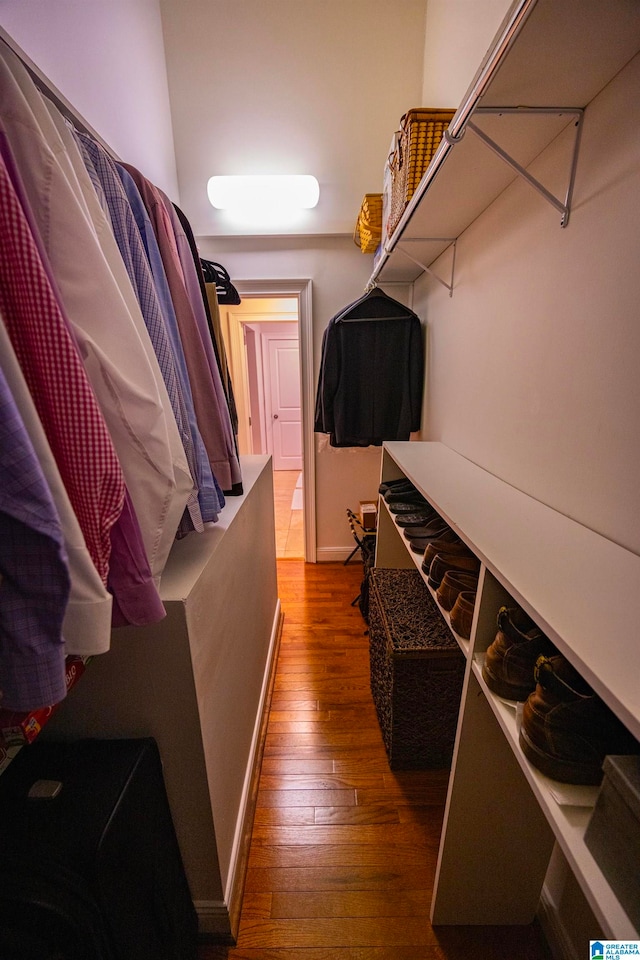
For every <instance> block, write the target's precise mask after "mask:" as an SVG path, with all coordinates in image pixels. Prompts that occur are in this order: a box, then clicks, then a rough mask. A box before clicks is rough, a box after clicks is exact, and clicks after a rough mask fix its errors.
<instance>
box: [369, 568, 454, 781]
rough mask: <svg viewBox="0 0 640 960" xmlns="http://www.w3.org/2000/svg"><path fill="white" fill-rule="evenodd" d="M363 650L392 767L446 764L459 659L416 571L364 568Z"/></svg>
mask: <svg viewBox="0 0 640 960" xmlns="http://www.w3.org/2000/svg"><path fill="white" fill-rule="evenodd" d="M369 655H370V668H371V693H372V695H373V700H374V703H375V707H376V711H377V714H378V721H379V723H380V729H381V731H382V737H383V740H384V745H385V747H386V750H387V755H388V758H389V766H390V767H391V769H396V770H399V769H404V770H409V769H416V770H418V769H425V768H428V767H433V768H444V767H448V766H450V764H451V756H452V753H453V743H454V739H455V733H456V724H457V720H458V711H459V708H460V696H461V693H462V680H463V677H464V667H465V658H464V655H463V653H462V651H461V650H460V648H459V647H458V644H457V643H456V642H455V640H454V638H453V636H452V635H451V632H450V630H449V628H448V627H447V625H446V623H445V621H444V619H443V617H442V614H441V613H440V611H439V609H438V606H437V604H436V603H435V602H434V600H433V599H432V597H431V594H430V593H429V591H428V589H427V587H426V585H425V583H424V580H423V579H422V577H421V575H420V573H419V572H418V571H417V570H385V569H381V568H379V567H374V569H373V570H371V572H370V574H369Z"/></svg>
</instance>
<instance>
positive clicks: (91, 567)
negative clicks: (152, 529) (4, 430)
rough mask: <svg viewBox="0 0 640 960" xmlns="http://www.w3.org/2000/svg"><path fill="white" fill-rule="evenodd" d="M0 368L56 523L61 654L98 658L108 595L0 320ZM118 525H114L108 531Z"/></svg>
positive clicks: (105, 633) (103, 645) (106, 633)
mask: <svg viewBox="0 0 640 960" xmlns="http://www.w3.org/2000/svg"><path fill="white" fill-rule="evenodd" d="M0 369H1V370H2V373H3V375H4V377H5V380H6V382H7V385H8V387H9V390H10V391H11V395H12V398H13V401H14V403H15V405H16V408H17V410H18V412H19V414H20V418H21V419H22V422H23V424H24V427H25V430H26V431H27V433H28V435H29V440H30V441H31V444H32V446H33V449H34V450H35V453H36V456H37V458H38V463H39V464H40V468H41V470H42V473H43V475H44V478H45V480H46V483H47V486H48V488H49V491H50V493H51V497H52V499H53V502H54V504H55V507H56V511H57V514H58V516H59V518H60V524H61V527H62V535H63V537H64V547H65V551H66V555H67V564H68V568H69V574H70V577H71V586H70V593H69V598H68V601H67V606H66V610H65V613H64V620H63V623H62V637H63V639H64V645H65V653H66V654H67V655H69V654H75V655H77V656H81V657H87V656H93V655H94V654H98V653H104V652H105V651H107V650H108V649H109V646H110V644H111V615H112V598H111V594H110V593H109V592H108V591H107V589H106V587H105V586H104V584H103V583H102V580H101V579H100V576H99V574H98V571H97V570H96V567H95V564H94V563H93V560H92V559H91V557H90V555H89V551H88V550H87V547H86V544H85V540H84V537H83V535H82V530H81V529H80V524H79V523H78V518H77V517H76V514H75V512H74V509H73V506H72V505H71V501H70V500H69V495H68V494H67V491H66V489H65V486H64V483H63V482H62V477H61V476H60V471H59V470H58V466H57V464H56V461H55V458H54V456H53V454H52V452H51V447H50V446H49V442H48V440H47V437H46V434H45V432H44V429H43V427H42V423H41V421H40V418H39V416H38V412H37V410H36V408H35V405H34V403H33V399H32V397H31V394H30V393H29V388H28V387H27V384H26V381H25V379H24V376H23V374H22V370H21V369H20V365H19V363H18V359H17V357H16V355H15V352H14V350H13V347H12V345H11V340H10V339H9V334H8V333H7V331H6V328H5V326H4V323H3V322H2V320H1V318H0ZM118 525H119V524H116V525H115V526H114V528H113V529H116V528H117V527H118ZM113 552H114V551H113V548H112V553H113ZM115 552H116V553H117V551H115ZM0 592H1V586H0Z"/></svg>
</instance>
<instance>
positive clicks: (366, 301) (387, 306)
mask: <svg viewBox="0 0 640 960" xmlns="http://www.w3.org/2000/svg"><path fill="white" fill-rule="evenodd" d="M423 378H424V355H423V345H422V329H421V326H420V319H419V317H418V316H417V315H416V314H415V313H414V312H413V311H412V310H410V309H409V308H408V307H405V306H404V305H403V304H401V303H399V302H398V301H397V300H394V299H393V298H392V297H389V296H388V295H387V294H385V293H384V292H383V291H382V290H380V289H379V288H375V289H374V290H372V291H371V292H370V293H367V294H365V295H364V296H362V297H360V298H359V299H358V300H356V301H354V302H353V303H351V304H349V306H348V307H345V308H344V309H343V310H341V311H340V312H339V313H338V314H336V315H335V317H333V318H332V319H331V321H330V322H329V325H328V326H327V328H326V330H325V332H324V335H323V340H322V355H321V364H320V375H319V378H318V387H317V392H316V409H315V423H314V429H315V431H316V433H328V434H329V435H330V443H331V445H332V446H334V447H366V446H380V445H381V444H382V443H383V442H384V441H385V440H408V439H409V435H410V434H411V433H412V432H413V431H415V430H419V429H420V416H421V410H422V388H423Z"/></svg>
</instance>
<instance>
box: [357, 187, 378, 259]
mask: <svg viewBox="0 0 640 960" xmlns="http://www.w3.org/2000/svg"><path fill="white" fill-rule="evenodd" d="M381 240H382V194H381V193H365V195H364V198H363V200H362V204H361V206H360V213H359V214H358V219H357V221H356V227H355V230H354V232H353V241H354V243H355V245H356V246H357V247H360V249H361V250H362V252H363V253H375V252H376V250H377V249H378V246H379V244H380V241H381Z"/></svg>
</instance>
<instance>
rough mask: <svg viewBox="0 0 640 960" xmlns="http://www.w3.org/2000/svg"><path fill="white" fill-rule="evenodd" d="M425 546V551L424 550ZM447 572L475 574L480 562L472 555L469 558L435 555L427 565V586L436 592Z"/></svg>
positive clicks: (444, 554) (445, 554)
mask: <svg viewBox="0 0 640 960" xmlns="http://www.w3.org/2000/svg"><path fill="white" fill-rule="evenodd" d="M426 548H427V547H426V546H425V550H426ZM447 570H462V571H463V573H477V572H478V571H479V570H480V561H479V560H478V558H477V557H474V555H473V554H472V553H470V554H469V556H468V557H467V556H455V554H452V553H437V554H436V555H435V557H434V558H433V560H432V561H431V563H430V565H429V586H430V587H431V588H432V589H433V590H437V589H438V587H439V586H440V584H441V583H442V578H443V577H444V575H445V573H446V572H447Z"/></svg>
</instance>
